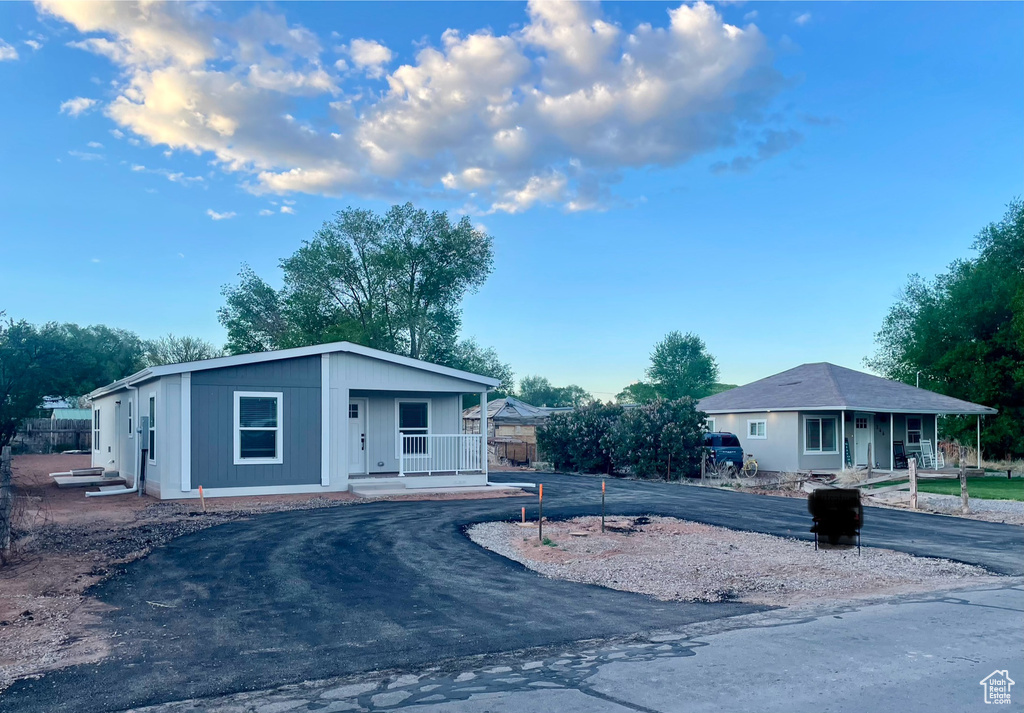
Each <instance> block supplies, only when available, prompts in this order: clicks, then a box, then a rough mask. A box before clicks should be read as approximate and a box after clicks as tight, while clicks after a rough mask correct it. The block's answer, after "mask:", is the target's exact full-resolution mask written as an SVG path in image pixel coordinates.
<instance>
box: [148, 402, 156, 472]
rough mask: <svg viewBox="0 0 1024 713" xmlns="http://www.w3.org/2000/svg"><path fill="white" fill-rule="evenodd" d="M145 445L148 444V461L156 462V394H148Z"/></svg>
mask: <svg viewBox="0 0 1024 713" xmlns="http://www.w3.org/2000/svg"><path fill="white" fill-rule="evenodd" d="M146 445H147V446H149V455H148V456H146V457H147V458H149V462H150V463H156V394H150V395H149V435H148V437H147V443H146Z"/></svg>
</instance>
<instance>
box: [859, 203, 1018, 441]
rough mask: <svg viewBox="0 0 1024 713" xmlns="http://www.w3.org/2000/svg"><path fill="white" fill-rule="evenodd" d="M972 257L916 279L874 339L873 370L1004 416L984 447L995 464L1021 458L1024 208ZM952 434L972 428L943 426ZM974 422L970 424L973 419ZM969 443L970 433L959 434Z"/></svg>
mask: <svg viewBox="0 0 1024 713" xmlns="http://www.w3.org/2000/svg"><path fill="white" fill-rule="evenodd" d="M973 247H974V249H975V250H977V252H978V254H977V256H976V257H974V258H970V259H963V260H957V261H956V262H954V263H952V264H951V265H950V266H949V270H948V271H947V272H945V273H943V274H940V275H937V276H936V277H935V278H934V279H932V280H925V279H923V278H922V277H920V276H919V275H912V276H911V277H910V279H909V281H908V283H907V286H906V287H905V288H904V289H903V292H902V294H901V296H900V299H899V301H898V302H897V303H896V304H895V305H893V307H892V308H891V309H890V311H889V314H888V315H887V316H886V318H885V320H884V321H883V323H882V329H881V331H879V332H878V334H876V335H875V336H876V340H877V342H878V350H877V352H876V353H875V355H874V357H872V358H870V359H868V360H867V363H868V365H869V366H871V367H872V368H874V369H875V370H877V371H878V372H880V373H881V374H883V375H884V376H887V377H888V378H890V379H895V380H898V381H903V382H906V383H908V384H914V383H915V382H916V378H917V372H918V371H919V370H920V372H921V386H922V387H923V388H928V389H931V390H933V391H938V392H939V393H943V394H946V395H948V396H954V397H956V398H960V399H965V400H968V401H974V402H976V403H981V404H984V405H986V406H992V407H994V408H997V409H999V413H998V415H996V416H994V417H986V422H987V423H986V427H985V429H984V431H983V435H982V445H983V449H984V451H985V452H986V453H988V454H991V455H993V456H997V457H1014V458H1019V457H1021V456H1024V205H1022V203H1021V201H1020V200H1019V199H1018V200H1015V201H1013V202H1011V203H1010V205H1009V206H1008V208H1007V211H1006V213H1005V215H1004V216H1003V218H1002V220H1000V221H999V222H997V223H992V224H990V225H988V226H986V227H985V228H984V229H982V231H981V232H980V233H979V234H978V235H977V237H976V238H975V241H974V244H973ZM946 421H947V423H946V424H945V425H944V426H943V430H944V431H945V432H946V433H948V434H951V435H954V436H955V435H957V431H958V430H961V429H963V430H964V431H968V430H969V429H971V428H973V423H969V424H967V423H965V424H958V423H957V422H956V421H955V420H953V419H946ZM972 421H973V419H972ZM961 435H962V437H963V440H967V441H968V442H970V439H969V438H968V437H967V433H966V432H965V433H963V434H961Z"/></svg>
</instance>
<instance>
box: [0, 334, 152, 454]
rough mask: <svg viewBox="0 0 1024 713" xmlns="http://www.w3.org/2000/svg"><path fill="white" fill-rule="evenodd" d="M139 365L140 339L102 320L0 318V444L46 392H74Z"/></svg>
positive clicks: (134, 369) (6, 440)
mask: <svg viewBox="0 0 1024 713" xmlns="http://www.w3.org/2000/svg"><path fill="white" fill-rule="evenodd" d="M143 366H144V361H143V345H142V340H140V339H139V337H138V336H137V335H135V334H134V333H132V332H129V331H126V330H123V329H112V328H110V327H105V326H103V325H93V326H89V327H80V326H78V325H77V324H57V323H53V322H51V323H48V324H44V325H41V326H38V327H37V326H35V325H32V324H29V323H28V322H25V321H24V320H21V321H17V322H15V321H14V320H7V321H3V322H0V446H4V445H7V444H8V443H10V442H11V440H12V439H13V438H14V435H15V433H17V429H18V425H19V424H20V423H21V422H22V420H24V419H25V418H28V417H29V416H31V415H32V413H33V412H34V411H35V410H36V409H37V408H39V406H40V404H41V403H42V402H43V398H44V397H46V396H63V397H71V396H79V395H81V394H84V393H88V392H89V391H92V390H93V389H95V388H97V387H99V386H103V385H104V384H108V383H110V382H112V381H116V380H117V379H120V378H122V377H124V376H127V375H129V374H132V373H134V372H136V371H138V370H139V369H141V368H142V367H143Z"/></svg>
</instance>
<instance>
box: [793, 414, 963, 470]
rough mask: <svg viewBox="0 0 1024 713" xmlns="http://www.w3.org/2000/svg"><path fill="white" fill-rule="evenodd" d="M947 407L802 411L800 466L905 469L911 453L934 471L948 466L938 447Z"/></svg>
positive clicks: (814, 468)
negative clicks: (942, 409)
mask: <svg viewBox="0 0 1024 713" xmlns="http://www.w3.org/2000/svg"><path fill="white" fill-rule="evenodd" d="M948 415H956V414H954V413H953V412H948V413H941V412H940V413H919V412H918V413H913V412H902V411H888V412H879V411H846V410H841V411H837V412H834V413H829V412H803V413H801V421H802V428H801V439H800V440H801V442H800V466H801V470H813V471H837V470H842V469H844V468H870V469H872V470H881V471H889V472H892V471H894V470H905V469H906V468H907V461H908V460H909V459H910V458H914V459H916V460H917V463H918V467H919V468H921V469H924V470H928V471H933V472H942V471H943V470H945V469H946V463H945V459H944V457H943V453H942V452H941V450H940V449H939V447H938V444H939V439H940V438H941V435H942V432H941V423H942V422H941V417H943V416H948ZM976 418H977V448H976V453H977V459H978V463H977V464H976V467H980V463H981V415H980V414H978V415H976Z"/></svg>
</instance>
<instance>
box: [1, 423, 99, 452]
mask: <svg viewBox="0 0 1024 713" xmlns="http://www.w3.org/2000/svg"><path fill="white" fill-rule="evenodd" d="M13 445H14V447H15V448H16V449H17V450H18V451H20V452H27V453H60V452H62V451H87V450H90V449H91V448H92V422H91V421H83V420H80V419H74V420H73V419H65V418H61V419H52V418H29V419H25V421H24V423H23V424H22V427H21V428H20V429H18V435H16V436H15V437H14V441H13Z"/></svg>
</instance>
